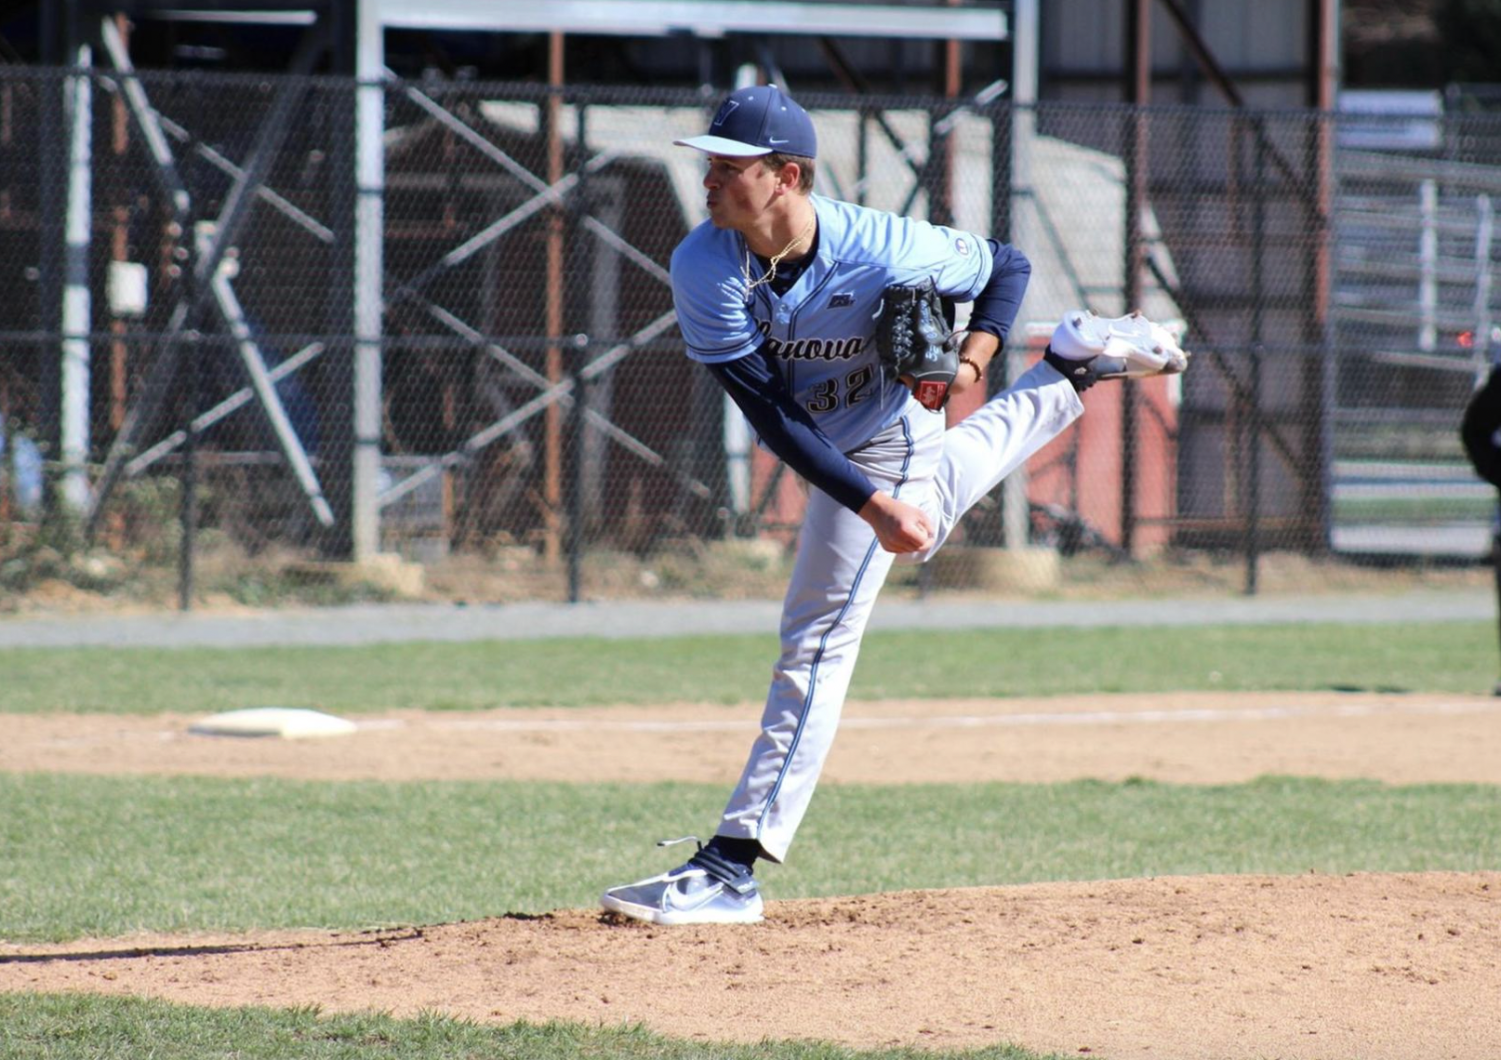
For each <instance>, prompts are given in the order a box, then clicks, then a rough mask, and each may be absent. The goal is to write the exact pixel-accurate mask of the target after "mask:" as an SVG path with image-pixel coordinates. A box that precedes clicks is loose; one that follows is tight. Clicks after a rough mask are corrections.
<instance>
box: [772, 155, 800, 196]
mask: <svg viewBox="0 0 1501 1060" xmlns="http://www.w3.org/2000/svg"><path fill="white" fill-rule="evenodd" d="M802 177H803V167H802V166H801V165H799V164H798V163H796V162H783V163H782V165H781V168H779V169H778V170H777V186H778V187H779V188H781V189H782V190H783V191H797V189H798V185H799V183H800V182H801V181H802Z"/></svg>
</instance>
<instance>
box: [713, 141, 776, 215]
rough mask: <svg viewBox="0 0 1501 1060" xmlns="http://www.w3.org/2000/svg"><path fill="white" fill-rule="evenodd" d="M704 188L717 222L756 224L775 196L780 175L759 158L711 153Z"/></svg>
mask: <svg viewBox="0 0 1501 1060" xmlns="http://www.w3.org/2000/svg"><path fill="white" fill-rule="evenodd" d="M704 188H705V190H706V191H708V193H709V194H708V200H707V201H708V206H709V220H711V221H713V222H714V226H715V227H716V228H734V229H740V228H744V227H746V226H749V225H752V224H755V223H756V221H757V220H758V219H759V218H760V217H761V215H762V214H763V213H764V212H765V211H766V208H767V207H768V206H770V205H771V203H772V202H773V200H775V198H776V188H777V175H776V174H775V173H774V172H772V171H771V170H770V169H768V168H767V167H766V166H765V165H764V164H763V163H762V161H761V159H759V158H729V157H726V156H724V155H710V156H709V160H708V170H707V172H705V173H704Z"/></svg>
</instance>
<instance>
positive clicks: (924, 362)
mask: <svg viewBox="0 0 1501 1060" xmlns="http://www.w3.org/2000/svg"><path fill="white" fill-rule="evenodd" d="M876 349H877V351H878V352H879V353H880V357H881V366H882V368H883V369H884V370H885V372H886V376H887V378H889V379H899V380H901V382H902V383H904V384H905V385H906V386H907V387H908V388H910V389H911V391H912V393H913V395H914V396H915V397H916V398H917V400H918V403H919V404H921V405H922V406H923V407H924V408H926V409H931V410H932V411H934V412H937V411H938V410H939V409H941V408H943V405H944V402H946V401H948V399H949V384H951V383H952V382H953V381H954V375H955V373H956V372H958V371H959V344H958V342H957V341H956V340H955V338H954V333H953V331H952V330H950V328H949V324H948V320H947V319H946V318H945V314H944V307H943V299H942V298H941V297H940V296H939V294H938V290H937V289H936V288H935V287H934V286H933V281H931V280H928V281H927V282H925V283H922V284H919V285H918V286H915V287H902V286H892V287H888V288H886V290H885V292H884V293H883V294H882V296H881V318H880V320H879V321H878V322H877V323H876Z"/></svg>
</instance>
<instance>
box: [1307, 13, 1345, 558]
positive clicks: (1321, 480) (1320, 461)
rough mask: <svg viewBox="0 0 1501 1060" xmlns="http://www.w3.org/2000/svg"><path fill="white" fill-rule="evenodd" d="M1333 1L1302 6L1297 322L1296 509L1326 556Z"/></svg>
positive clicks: (1335, 56)
mask: <svg viewBox="0 0 1501 1060" xmlns="http://www.w3.org/2000/svg"><path fill="white" fill-rule="evenodd" d="M1338 8H1339V0H1309V30H1310V32H1309V46H1308V47H1309V56H1308V65H1309V68H1310V80H1309V85H1308V94H1307V102H1308V105H1309V106H1311V107H1313V108H1315V109H1316V110H1317V112H1318V113H1317V115H1315V117H1314V118H1313V120H1312V121H1311V122H1310V128H1309V130H1308V137H1307V166H1308V172H1309V173H1310V174H1312V176H1313V179H1314V180H1315V182H1316V186H1315V189H1314V195H1313V202H1312V204H1311V209H1310V216H1309V218H1308V225H1307V230H1308V231H1309V232H1311V233H1313V246H1312V248H1311V250H1310V253H1309V256H1308V273H1309V275H1308V281H1309V282H1308V289H1309V290H1310V291H1311V292H1312V303H1311V305H1310V306H1309V311H1308V316H1307V318H1306V321H1305V328H1304V336H1305V341H1306V342H1307V344H1308V346H1309V347H1311V348H1313V349H1317V350H1318V351H1319V355H1318V356H1317V357H1308V358H1305V359H1304V362H1303V363H1304V365H1305V368H1304V375H1303V379H1304V384H1305V385H1304V386H1303V394H1304V398H1305V400H1306V402H1307V407H1306V408H1305V409H1304V415H1303V422H1304V423H1306V424H1308V425H1309V428H1308V429H1309V434H1308V437H1307V442H1306V443H1305V447H1304V448H1305V451H1306V452H1307V454H1308V462H1307V467H1306V470H1305V472H1304V474H1303V476H1302V478H1303V498H1304V504H1303V510H1304V511H1305V512H1306V513H1308V517H1309V518H1310V520H1311V521H1312V526H1311V527H1310V528H1309V529H1310V537H1311V538H1312V540H1311V541H1310V545H1312V547H1313V548H1314V549H1315V550H1317V551H1319V552H1327V551H1328V548H1329V537H1330V532H1331V524H1332V513H1331V511H1330V502H1329V498H1330V496H1331V495H1332V493H1333V477H1334V417H1333V416H1332V415H1331V414H1330V410H1332V409H1333V408H1334V402H1335V394H1334V387H1335V369H1336V366H1335V348H1334V334H1333V325H1332V321H1331V319H1330V312H1329V309H1330V303H1331V301H1332V298H1333V294H1332V285H1333V279H1332V275H1333V264H1332V260H1333V253H1334V247H1333V242H1334V226H1333V224H1332V223H1331V222H1332V219H1333V216H1334V131H1335V130H1334V123H1333V117H1332V115H1333V112H1334V103H1335V99H1334V97H1335V91H1336V89H1337V87H1338V85H1339V11H1338Z"/></svg>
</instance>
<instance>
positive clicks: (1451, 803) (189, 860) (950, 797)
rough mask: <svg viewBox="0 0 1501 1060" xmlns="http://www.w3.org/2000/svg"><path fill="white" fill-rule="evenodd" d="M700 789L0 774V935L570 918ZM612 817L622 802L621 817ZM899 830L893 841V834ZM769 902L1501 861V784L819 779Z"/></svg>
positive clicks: (640, 862) (680, 821)
mask: <svg viewBox="0 0 1501 1060" xmlns="http://www.w3.org/2000/svg"><path fill="white" fill-rule="evenodd" d="M724 796H725V792H724V790H723V789H722V788H721V787H720V786H718V785H687V784H653V785H625V784H522V783H515V782H503V783H501V782H489V783H479V782H466V783H405V784H382V783H373V782H358V783H326V782H325V783H313V782H299V781H285V780H272V779H257V780H225V779H217V778H202V777H170V778H168V777H92V776H57V775H50V774H12V775H0V806H4V807H5V813H4V815H3V818H0V862H3V864H4V865H5V872H4V874H3V875H0V937H3V938H10V939H16V940H23V939H29V940H39V939H40V940H58V939H66V938H73V937H81V936H104V937H108V936H117V935H122V934H126V933H129V932H132V931H164V932H181V931H191V930H240V929H248V928H275V927H327V928H362V927H372V926H380V925H396V924H424V923H439V922H451V921H456V920H465V919H474V918H480V917H485V916H494V915H497V914H501V913H535V912H543V911H546V910H550V909H558V908H579V907H591V906H593V905H594V903H595V901H596V900H597V898H598V894H599V892H600V891H601V890H602V889H603V888H604V887H606V886H608V885H610V884H612V883H620V882H624V881H626V880H628V879H632V878H637V877H640V876H643V875H647V874H648V873H649V872H655V871H659V870H660V869H665V868H668V867H670V866H671V864H672V863H673V862H674V861H675V860H680V859H681V855H680V854H679V853H678V852H677V851H664V850H657V849H655V848H654V847H653V846H652V844H653V843H654V841H655V840H657V839H659V838H661V837H662V835H661V833H662V832H663V830H664V829H665V830H666V831H669V832H673V833H675V834H682V833H683V832H688V831H692V830H694V829H696V828H703V829H708V828H709V827H710V826H711V824H712V822H713V821H714V820H715V819H716V817H717V814H718V811H719V810H720V809H721V808H722V805H723V799H724ZM622 806H628V807H632V808H634V809H633V812H630V813H624V814H623V813H621V812H620V809H621V807H622ZM893 836H900V837H902V838H901V841H900V842H893V841H892V837H893ZM798 855H799V856H798V857H797V858H795V859H794V862H793V864H792V865H789V866H786V867H777V866H767V867H766V869H765V871H764V873H763V877H764V880H765V884H766V887H767V890H768V893H769V894H770V895H771V897H772V898H773V900H775V899H777V898H797V897H811V896H821V895H837V894H850V893H861V892H871V891H877V890H893V889H907V888H933V887H953V886H971V885H992V884H1007V883H1018V882H1027V881H1043V880H1082V879H1101V878H1121V877H1137V876H1162V875H1185V874H1198V873H1284V874H1285V873H1298V872H1305V871H1308V870H1317V871H1320V872H1329V873H1339V872H1347V871H1357V870H1368V871H1422V870H1437V869H1445V870H1475V869H1487V868H1489V869H1494V868H1496V867H1497V866H1498V865H1501V789H1497V788H1495V787H1489V786H1478V785H1430V786H1414V787H1390V786H1385V785H1381V784H1376V783H1372V782H1364V781H1342V782H1330V781H1320V780H1304V779H1288V778H1269V779H1264V780H1261V781H1257V782H1255V783H1251V784H1242V785H1232V786H1223V787H1187V786H1178V785H1167V784H1160V783H1155V782H1145V781H1135V782H1127V783H1123V784H1106V783H1101V782H1096V781H1081V782H1074V783H1069V784H1055V785H1022V784H977V785H913V786H892V787H886V786H880V787H871V786H856V785H848V786H846V785H840V786H832V785H831V786H828V787H826V788H824V789H823V790H822V791H821V792H820V793H819V798H818V800H817V801H816V802H815V804H814V807H813V811H812V812H811V813H810V815H809V817H808V819H807V822H806V823H805V825H804V827H803V829H802V830H801V832H800V833H799V837H798Z"/></svg>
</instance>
